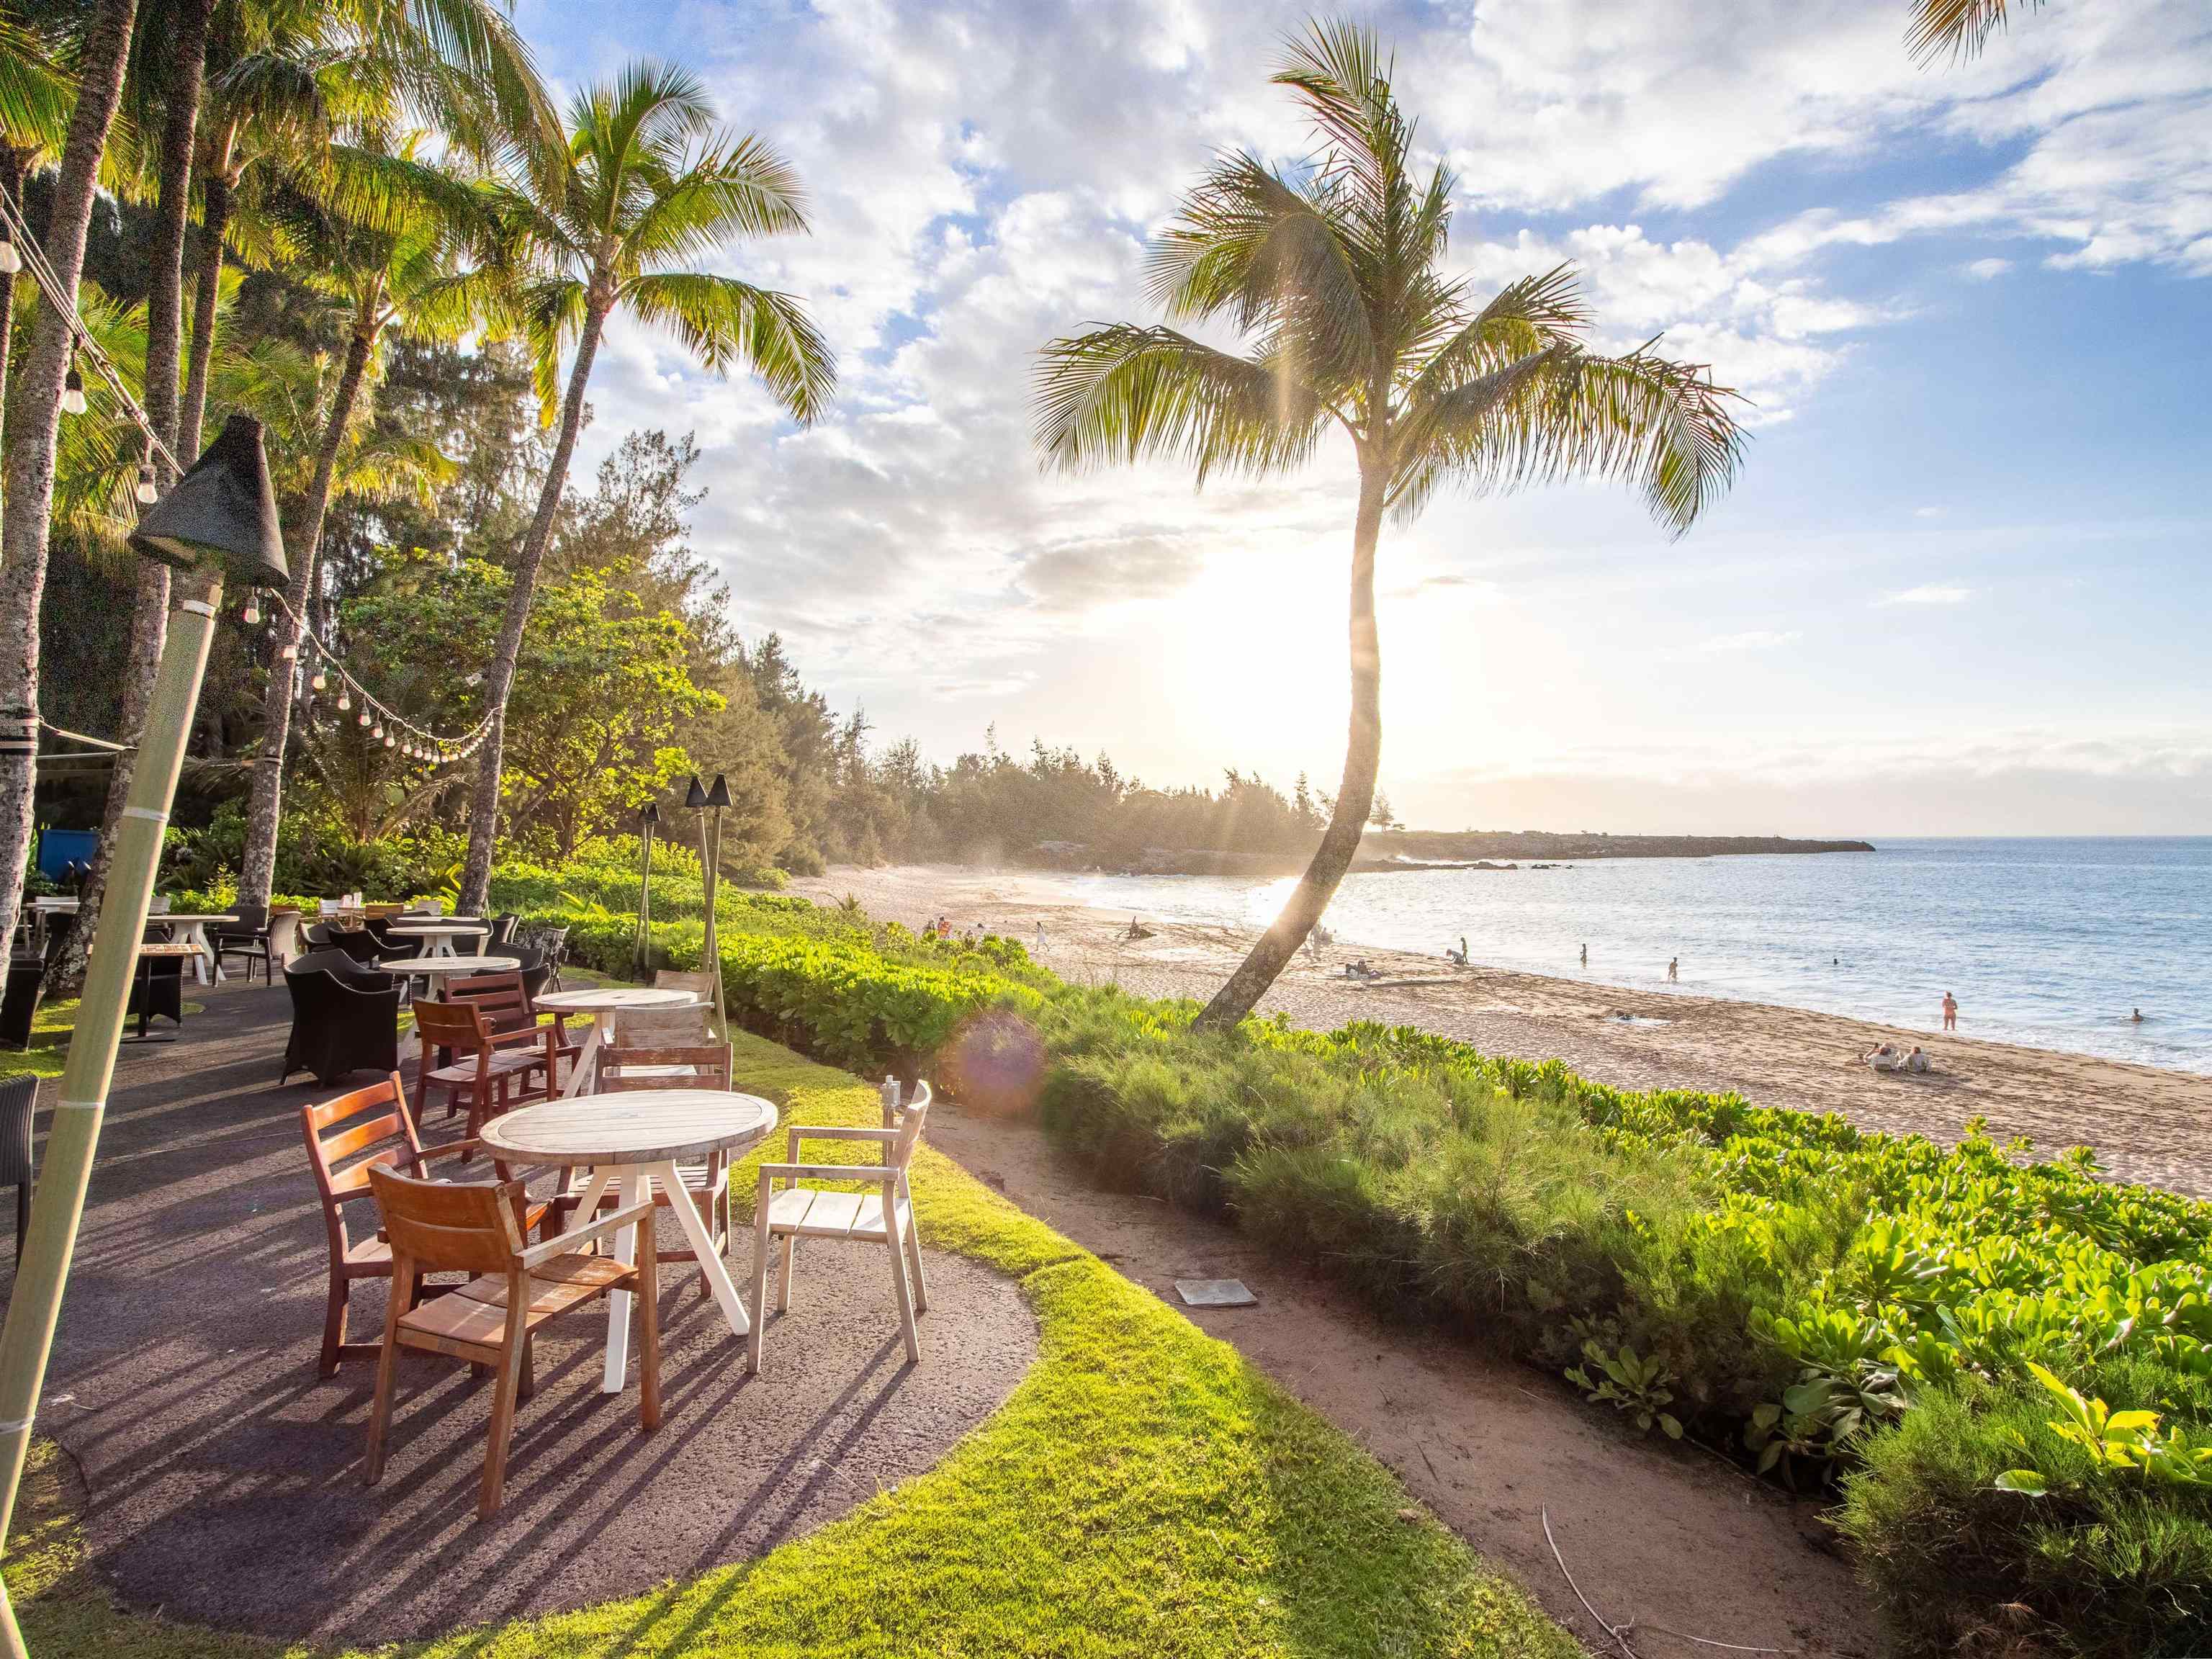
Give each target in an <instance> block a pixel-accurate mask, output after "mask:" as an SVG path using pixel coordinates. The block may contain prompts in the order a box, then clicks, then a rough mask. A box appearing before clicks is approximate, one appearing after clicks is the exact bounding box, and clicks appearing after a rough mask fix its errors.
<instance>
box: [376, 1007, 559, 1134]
mask: <svg viewBox="0 0 2212 1659" xmlns="http://www.w3.org/2000/svg"><path fill="white" fill-rule="evenodd" d="M415 1031H416V1036H420V1037H421V1038H422V1073H421V1080H420V1084H419V1085H418V1086H419V1087H420V1088H421V1090H422V1108H421V1111H422V1112H428V1110H429V1109H430V1091H432V1090H433V1089H442V1090H444V1091H446V1115H447V1116H448V1117H451V1116H452V1115H453V1114H454V1113H455V1112H457V1111H459V1109H460V1108H461V1104H462V1103H463V1101H464V1100H465V1101H466V1102H467V1104H468V1111H469V1121H468V1128H467V1131H466V1133H467V1135H468V1137H469V1139H471V1140H474V1139H475V1138H476V1137H477V1135H478V1134H480V1133H483V1126H484V1125H485V1124H487V1123H489V1121H491V1120H492V1119H494V1118H495V1117H497V1116H499V1115H501V1113H503V1112H506V1111H508V1110H511V1109H513V1108H514V1107H517V1106H520V1105H521V1104H522V1103H524V1102H526V1101H532V1100H545V1099H549V1098H550V1097H551V1096H552V1093H553V1086H554V1085H553V1079H555V1078H556V1076H557V1075H559V1071H558V1066H559V1061H560V1058H561V1055H562V1054H563V1053H564V1052H567V1053H574V1050H564V1049H563V1048H562V1045H561V1042H560V1039H559V1036H558V1035H557V1034H556V1031H555V1030H554V1028H553V1027H552V1026H550V1025H538V1024H531V1025H527V1026H523V1027H520V1028H518V1029H516V1030H511V1031H500V1030H494V1029H493V1027H492V1023H491V1017H490V1016H489V1014H487V1013H485V1012H484V1011H483V1008H481V1007H479V1006H477V1004H475V1003H472V1002H426V1001H424V1000H422V999H421V998H420V997H418V998H416V1000H415ZM441 1048H445V1049H450V1050H451V1051H452V1053H453V1064H452V1065H450V1066H440V1065H439V1064H438V1063H437V1051H438V1050H439V1049H441ZM416 1121H417V1122H420V1121H421V1118H420V1115H419V1114H418V1116H417V1119H416Z"/></svg>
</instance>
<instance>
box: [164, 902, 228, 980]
mask: <svg viewBox="0 0 2212 1659" xmlns="http://www.w3.org/2000/svg"><path fill="white" fill-rule="evenodd" d="M146 920H147V921H157V922H159V923H161V926H162V927H166V928H167V929H168V930H169V942H170V943H171V944H172V945H191V947H192V949H193V950H194V951H197V953H198V955H199V960H198V961H197V962H196V963H193V964H192V973H193V974H194V975H195V976H197V979H198V980H199V982H200V983H201V984H203V985H204V984H206V983H207V982H208V970H209V969H210V968H211V969H214V970H215V981H216V984H218V985H220V984H222V981H223V978H224V975H223V971H222V959H221V958H220V957H217V956H216V953H215V946H214V945H211V944H210V943H209V941H208V936H207V930H208V923H210V922H211V921H237V920H238V916H237V914H236V913H235V912H232V913H230V914H228V915H216V914H215V913H214V912H212V911H210V912H208V913H207V914H205V915H200V914H197V913H191V912H182V911H176V910H157V911H155V913H154V914H153V915H149V916H148V917H147V918H146Z"/></svg>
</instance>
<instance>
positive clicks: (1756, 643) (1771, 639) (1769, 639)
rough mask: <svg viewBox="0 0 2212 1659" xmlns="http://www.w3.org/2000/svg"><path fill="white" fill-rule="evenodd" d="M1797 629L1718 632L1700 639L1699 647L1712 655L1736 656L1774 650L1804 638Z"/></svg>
mask: <svg viewBox="0 0 2212 1659" xmlns="http://www.w3.org/2000/svg"><path fill="white" fill-rule="evenodd" d="M1804 637H1805V636H1804V635H1803V634H1802V633H1801V632H1799V631H1798V630H1797V629H1794V628H1790V629H1771V628H1753V629H1747V630H1746V631H1745V632H1743V633H1741V634H1716V635H1713V636H1712V637H1711V639H1705V640H1700V641H1698V649H1699V650H1700V651H1702V652H1705V653H1707V654H1708V655H1711V656H1734V655H1736V654H1738V653H1743V652H1748V651H1774V650H1778V649H1779V648H1780V647H1783V646H1785V645H1793V644H1795V643H1796V641H1799V640H1801V639H1802V638H1804Z"/></svg>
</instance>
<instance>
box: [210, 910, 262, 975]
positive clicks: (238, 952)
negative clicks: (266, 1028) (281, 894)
mask: <svg viewBox="0 0 2212 1659" xmlns="http://www.w3.org/2000/svg"><path fill="white" fill-rule="evenodd" d="M235 908H236V909H237V911H238V920H237V921H218V922H215V923H212V924H210V927H209V928H208V938H209V940H210V942H211V943H212V944H213V945H214V946H215V959H216V966H217V967H220V966H222V961H223V958H224V957H245V958H246V983H247V984H248V985H251V984H252V983H253V964H254V963H257V962H258V963H260V964H261V977H262V980H263V981H264V982H269V981H272V980H273V978H274V973H273V971H272V964H273V963H274V961H275V958H274V956H273V955H272V953H271V952H270V949H269V907H268V906H267V905H265V904H241V905H238V906H237V907H235Z"/></svg>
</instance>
